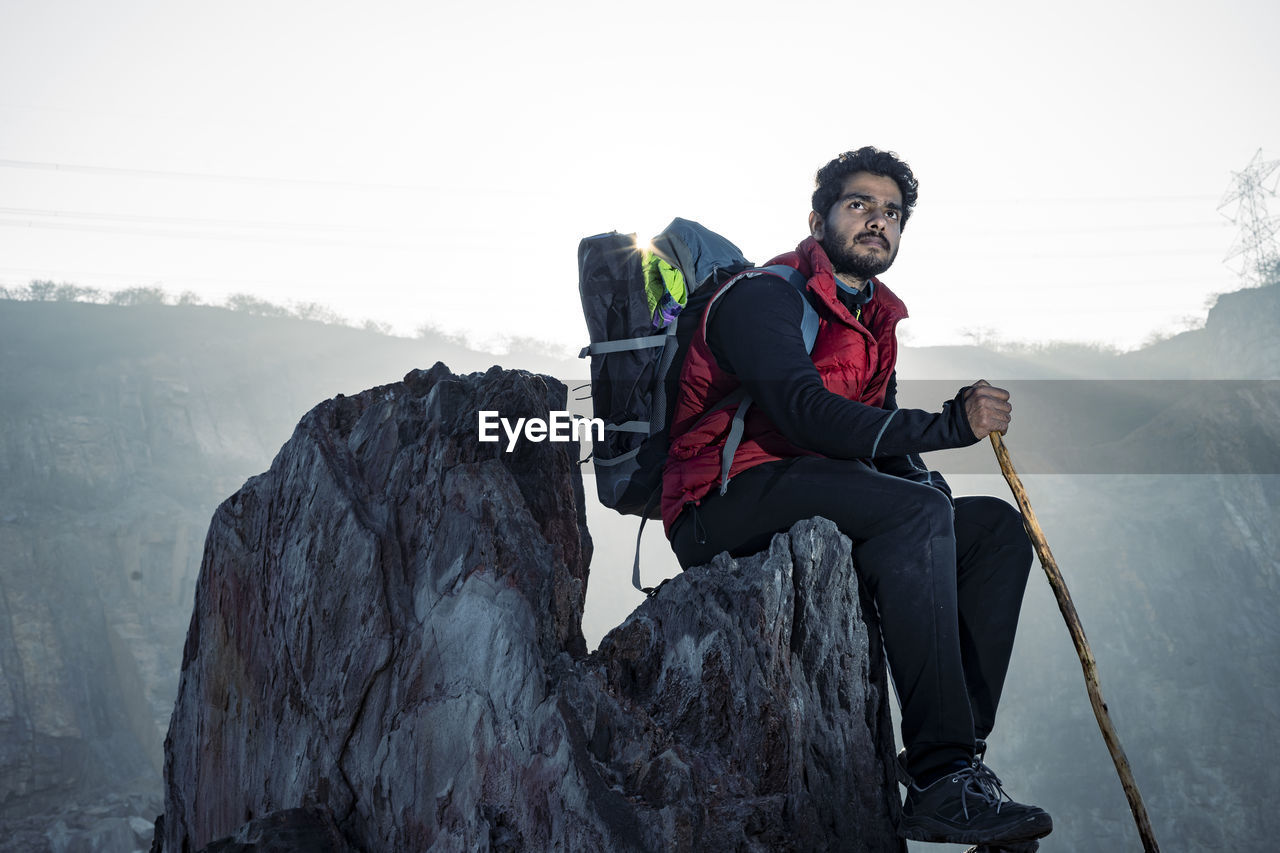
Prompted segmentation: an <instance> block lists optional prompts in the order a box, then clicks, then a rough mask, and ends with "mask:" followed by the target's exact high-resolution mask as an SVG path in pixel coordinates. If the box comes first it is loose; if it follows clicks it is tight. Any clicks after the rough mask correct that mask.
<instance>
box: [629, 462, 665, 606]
mask: <svg viewBox="0 0 1280 853" xmlns="http://www.w3.org/2000/svg"><path fill="white" fill-rule="evenodd" d="M661 495H662V484H661V483H659V484H658V487H657V488H656V489H654V490H653V492H652V493H651V494H650V495H649V500H648V501H647V502H646V503H645V505H644V514H643V515H641V516H640V530H639V531H638V532H637V533H636V559H635V562H634V563H632V565H631V585H632V586H634V587H635V588H636V589H638V590H640V591H641V592H643V593H644V594H645V595H653V593H654V588H653V587H651V586H641V585H640V537H642V536H644V523H645V522H646V521H648V520H649V513H651V512H652V511H653V508H654V507H655V506H657V505H658V498H659V497H660V496H661Z"/></svg>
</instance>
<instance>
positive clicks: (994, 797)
mask: <svg viewBox="0 0 1280 853" xmlns="http://www.w3.org/2000/svg"><path fill="white" fill-rule="evenodd" d="M956 775H958V776H959V777H960V778H961V779H963V780H964V785H963V786H962V787H961V789H960V791H961V795H960V807H961V808H962V809H964V817H965V820H968V819H969V794H971V793H972V794H973V795H974V796H976V797H978V798H979V799H980V800H982V802H984V803H986V804H987V805H988V806H993V805H994V806H995V808H996V813H997V814H999V813H1000V809H1001V807H1003V806H1004V804H1005V803H1006V802H1009V803H1012V802H1013V797H1010V796H1009V795H1008V794H1006V793H1005V791H1004V787H1003V785H1002V784H1001V782H1000V777H999V776H997V775H996V774H995V771H993V770H992V769H991V768H990V767H988V766H987V765H986V764H984V763H983V761H982V753H978V755H977V757H975V758H974V759H973V763H972V764H971V765H969V766H968V767H966V768H965V769H964V770H961V771H960V772H959V773H957V774H956Z"/></svg>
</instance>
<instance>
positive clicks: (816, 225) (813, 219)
mask: <svg viewBox="0 0 1280 853" xmlns="http://www.w3.org/2000/svg"><path fill="white" fill-rule="evenodd" d="M825 233H826V223H825V222H823V221H822V214H821V213H818V211H816V210H811V211H809V236H810V237H812V238H813V239H815V240H817V241H819V242H821V241H822V237H823V234H825Z"/></svg>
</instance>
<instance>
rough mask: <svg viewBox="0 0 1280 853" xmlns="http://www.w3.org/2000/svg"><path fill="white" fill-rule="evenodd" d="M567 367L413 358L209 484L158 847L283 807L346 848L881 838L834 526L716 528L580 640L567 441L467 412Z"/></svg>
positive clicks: (876, 770) (881, 776)
mask: <svg viewBox="0 0 1280 853" xmlns="http://www.w3.org/2000/svg"><path fill="white" fill-rule="evenodd" d="M564 396H565V391H564V387H563V386H560V385H559V384H558V383H555V382H554V381H548V380H546V379H545V378H544V377H539V376H532V375H529V374H525V373H519V372H501V371H498V370H497V369H494V370H491V371H490V372H489V373H487V374H485V375H483V376H479V375H473V376H470V377H461V378H460V377H455V376H453V375H451V374H449V373H448V372H447V370H445V369H444V368H443V366H442V365H437V366H436V367H435V368H433V369H432V370H431V371H429V372H426V373H423V372H417V371H415V372H414V373H411V374H410V375H409V376H407V377H406V378H405V381H404V382H403V383H400V384H396V385H389V386H384V387H381V388H376V389H373V390H371V391H367V392H364V393H362V394H360V395H357V396H355V397H348V398H338V399H335V400H331V401H329V402H326V403H324V404H322V405H320V406H319V407H317V408H316V409H314V410H312V411H311V412H310V413H309V414H308V415H307V416H306V417H305V418H304V419H303V421H302V423H301V424H299V426H298V429H297V430H296V431H295V433H294V436H293V438H292V439H291V440H290V441H289V442H288V443H287V444H286V445H285V446H284V448H283V449H282V450H281V451H280V453H279V455H278V456H277V457H276V460H275V462H274V463H273V465H272V467H271V470H270V471H269V472H267V473H266V474H263V475H262V476H260V477H256V478H254V479H253V480H251V481H250V482H249V483H248V484H246V486H245V487H244V488H243V489H242V490H241V491H240V492H238V493H237V494H236V495H235V496H234V497H232V498H231V499H230V500H228V501H227V502H225V503H224V504H223V505H222V506H221V507H220V508H219V509H218V511H217V513H216V514H215V516H214V520H213V524H212V526H211V528H210V533H209V538H208V540H207V544H206V549H205V556H204V561H203V564H202V567H201V572H200V577H199V580H198V582H197V587H196V605H195V611H194V613H193V616H192V621H191V627H190V631H189V633H188V638H187V645H186V650H185V652H184V654H183V667H182V676H181V684H180V689H179V695H178V702H177V705H176V707H175V709H174V714H173V720H172V724H171V726H170V730H169V737H168V739H167V741H166V750H165V753H166V760H165V777H166V787H165V824H164V831H163V845H164V849H165V850H171V851H190V850H197V849H201V848H203V847H205V846H207V845H210V844H211V843H213V842H215V841H218V840H219V839H225V838H226V837H227V836H231V835H233V834H238V837H239V838H241V839H246V840H247V839H249V838H251V837H254V838H263V837H269V836H270V835H271V833H272V832H273V831H274V830H272V827H273V826H285V827H290V829H289V831H295V832H296V831H299V830H298V825H299V824H300V825H302V826H303V827H304V829H306V830H307V831H310V832H313V833H316V834H317V835H316V837H320V836H324V837H326V838H336V839H337V840H335V841H334V842H333V844H335V845H338V846H337V847H335V849H338V848H340V847H341V846H342V845H346V846H347V847H349V849H352V850H365V851H374V850H414V849H427V848H428V847H430V848H431V849H438V850H510V851H517V850H536V849H551V848H552V847H554V846H560V845H562V846H563V849H571V850H673V849H682V850H730V849H745V850H785V849H796V850H812V849H832V850H868V851H870V850H877V851H879V850H894V849H899V850H900V849H904V848H903V847H902V844H901V842H899V841H898V840H897V839H896V837H895V836H894V834H893V824H894V820H895V819H896V811H897V799H896V788H895V786H894V783H893V782H892V779H891V777H890V775H889V767H890V766H891V762H892V750H893V743H892V736H891V734H890V730H889V719H888V703H887V697H886V691H885V674H884V670H883V655H882V654H881V653H880V651H879V649H878V647H876V646H874V645H872V644H871V643H870V641H869V640H868V632H867V629H866V625H865V623H864V621H863V616H862V611H861V610H860V603H859V599H858V585H857V582H856V576H855V575H854V572H853V568H852V564H851V562H850V558H849V543H848V541H847V540H846V539H844V537H842V536H841V535H840V534H839V533H838V532H837V531H836V530H835V528H834V527H833V526H832V525H830V524H829V523H826V522H809V523H805V524H801V525H798V526H797V527H796V528H795V529H794V530H793V531H792V532H791V533H790V535H789V536H786V535H784V536H779V537H777V538H776V539H775V540H774V543H773V546H772V548H771V549H770V550H769V551H768V552H766V553H764V554H760V555H757V556H755V557H753V558H750V559H744V560H742V561H738V562H734V561H732V560H729V559H727V558H726V557H721V558H720V560H719V561H717V562H716V563H715V564H713V565H712V566H710V567H706V568H704V569H701V570H697V571H693V572H689V573H686V574H684V575H681V576H680V577H678V578H676V579H674V580H673V581H671V582H669V583H668V584H666V585H665V586H664V587H663V589H662V590H661V591H660V593H659V594H658V595H657V596H655V597H654V598H652V599H651V600H649V601H647V602H646V603H645V604H644V605H643V606H641V607H640V608H639V609H638V610H637V611H636V612H635V613H634V614H633V615H632V616H631V618H629V619H628V620H627V621H626V622H625V623H624V624H622V625H621V626H620V627H619V628H617V629H616V630H615V631H613V632H612V633H611V634H610V635H608V636H607V637H606V638H605V640H604V642H603V643H602V644H601V646H600V649H599V650H598V651H597V652H596V653H595V654H593V655H591V656H587V655H586V648H585V644H584V642H583V638H582V634H581V628H580V620H581V608H582V600H583V592H584V589H585V585H586V580H587V566H588V562H589V559H590V551H591V546H590V540H589V537H588V536H587V532H586V529H585V524H584V520H583V518H584V517H583V494H582V483H581V478H580V474H579V471H578V467H577V464H576V460H577V446H576V445H574V444H555V443H549V442H547V443H532V442H527V441H526V442H521V443H520V444H519V445H518V447H517V449H516V450H515V451H514V452H512V453H505V452H503V451H502V447H501V445H495V444H481V443H479V442H478V441H477V440H476V414H475V413H476V411H477V410H479V409H493V410H497V411H499V412H501V413H502V415H503V416H504V417H512V418H514V417H530V416H541V417H545V416H546V414H547V412H548V411H549V410H552V409H560V408H563V407H564ZM873 628H874V626H873ZM871 636H878V632H876V631H874V630H873V632H872V634H871ZM331 829H333V830H336V833H337V834H336V835H334V834H333V833H332V832H330V830H331ZM326 832H329V833H330V834H329V835H325V833H326ZM236 843H237V842H235V841H234V840H224V841H221V842H219V844H218V845H217V846H216V847H215V848H213V849H219V850H229V849H243V848H237V847H235V844H236ZM246 843H247V842H246Z"/></svg>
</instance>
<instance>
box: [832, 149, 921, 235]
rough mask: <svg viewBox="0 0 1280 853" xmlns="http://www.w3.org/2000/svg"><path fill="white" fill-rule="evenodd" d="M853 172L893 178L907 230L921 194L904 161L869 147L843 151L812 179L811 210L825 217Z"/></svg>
mask: <svg viewBox="0 0 1280 853" xmlns="http://www.w3.org/2000/svg"><path fill="white" fill-rule="evenodd" d="M854 172H870V173H871V174H873V175H880V176H881V177H885V178H892V179H893V181H894V183H896V184H897V185H898V190H899V191H900V192H901V193H902V222H901V227H903V228H906V227H907V219H909V218H910V217H911V210H912V208H914V207H915V206H916V199H917V198H918V197H919V195H920V192H919V190H920V184H919V183H918V182H917V181H916V176H915V175H913V174H912V173H911V167H910V166H908V165H907V164H906V161H904V160H900V159H898V155H897V154H894V153H893V152H892V151H881V150H880V149H879V148H876V147H874V146H871V145H866V146H863V147H862V148H859V149H858V150H857V151H846V152H844V153H843V154H841V155H840V156H839V157H837V158H836V159H834V160H832V161H831V162H830V163H828V164H827V165H825V166H823V167H822V168H821V169H819V170H818V173H817V174H816V175H815V176H814V183H815V184H816V186H817V188H816V189H815V190H814V191H813V209H814V210H816V211H818V213H819V214H821V215H822V216H823V218H825V217H826V215H827V214H828V213H829V212H830V211H831V205H833V204H835V203H836V201H838V200H839V198H840V190H841V189H842V188H843V187H844V179H845V178H846V177H847V176H849V175H852V174H853V173H854Z"/></svg>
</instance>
